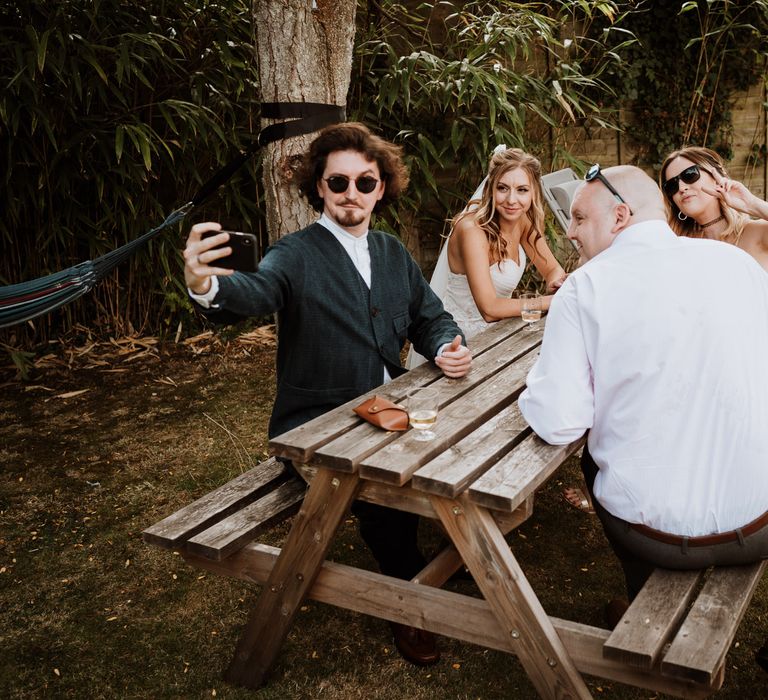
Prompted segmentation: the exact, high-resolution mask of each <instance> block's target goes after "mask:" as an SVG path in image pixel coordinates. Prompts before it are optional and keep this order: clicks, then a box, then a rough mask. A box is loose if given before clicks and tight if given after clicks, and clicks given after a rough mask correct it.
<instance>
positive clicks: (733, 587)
mask: <svg viewBox="0 0 768 700" xmlns="http://www.w3.org/2000/svg"><path fill="white" fill-rule="evenodd" d="M765 564H766V562H764V561H761V562H758V563H756V564H751V565H749V566H718V567H716V568H714V569H712V571H711V572H710V574H709V578H707V581H706V583H705V584H704V586H703V587H702V589H701V591H700V592H699V595H698V596H697V597H696V600H695V601H694V603H693V607H692V608H691V610H690V612H689V613H688V615H687V616H686V618H685V621H684V622H683V624H682V625H681V626H680V629H679V631H678V633H677V635H676V636H675V639H674V640H673V641H672V644H671V645H670V647H669V650H668V651H667V653H666V654H665V655H664V659H663V660H662V662H661V671H662V673H664V674H667V675H670V676H675V677H677V678H685V679H689V680H692V681H696V682H698V683H711V682H713V680H714V679H715V678H716V677H717V674H718V672H719V671H720V669H721V668H722V666H723V663H724V662H725V655H726V654H727V653H728V650H729V649H730V648H731V642H733V637H734V635H735V634H736V630H737V629H738V627H739V623H740V622H741V618H742V617H744V613H745V611H746V609H747V606H748V605H749V602H750V601H751V600H752V595H753V594H754V592H755V588H756V587H757V584H758V583H759V582H760V578H761V577H762V575H763V571H764V569H765Z"/></svg>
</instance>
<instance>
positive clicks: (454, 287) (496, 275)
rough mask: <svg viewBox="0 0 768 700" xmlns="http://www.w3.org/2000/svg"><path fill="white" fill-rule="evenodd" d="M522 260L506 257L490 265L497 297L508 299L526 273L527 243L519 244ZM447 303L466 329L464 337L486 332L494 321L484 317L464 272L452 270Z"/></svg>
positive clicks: (449, 272) (447, 288) (457, 320)
mask: <svg viewBox="0 0 768 700" xmlns="http://www.w3.org/2000/svg"><path fill="white" fill-rule="evenodd" d="M518 256H519V257H518V260H519V263H516V262H515V261H514V260H510V259H509V258H507V259H505V260H502V261H501V263H500V264H498V265H497V264H496V263H494V264H493V265H491V266H490V269H489V272H490V274H491V281H492V282H493V288H494V289H495V290H496V296H497V297H501V298H508V297H510V296H512V292H513V291H514V290H515V289H516V288H517V285H518V284H519V283H520V278H521V277H522V276H523V272H525V262H526V258H525V252H524V251H523V246H519V247H518ZM443 305H444V306H445V310H446V311H448V312H449V313H450V314H451V315H452V316H453V318H454V320H455V321H456V323H457V324H458V325H459V328H461V330H462V331H464V337H465V338H466V339H467V340H469V339H470V338H473V337H474V336H476V335H477V334H478V333H480V331H484V330H485V329H486V328H488V326H490V325H491V324H490V323H487V322H486V321H485V320H483V317H482V316H481V315H480V311H479V310H478V308H477V304H475V300H474V299H473V298H472V292H471V290H470V288H469V281H468V280H467V276H466V275H461V274H458V273H456V272H451V271H450V269H449V270H448V284H447V287H446V290H445V296H444V297H443Z"/></svg>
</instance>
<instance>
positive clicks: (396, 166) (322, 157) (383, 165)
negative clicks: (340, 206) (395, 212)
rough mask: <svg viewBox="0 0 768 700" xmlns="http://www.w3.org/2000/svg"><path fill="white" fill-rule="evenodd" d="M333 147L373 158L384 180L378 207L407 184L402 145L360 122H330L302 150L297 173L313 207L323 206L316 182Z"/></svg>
mask: <svg viewBox="0 0 768 700" xmlns="http://www.w3.org/2000/svg"><path fill="white" fill-rule="evenodd" d="M335 151H357V152H358V153H360V154H362V155H363V156H364V157H365V158H366V160H369V161H375V162H376V164H377V165H378V166H379V174H380V176H381V180H382V182H383V183H384V196H383V197H382V198H381V199H380V200H379V201H378V202H377V203H376V206H375V207H374V209H373V210H374V211H379V210H380V209H381V208H382V207H385V206H386V205H387V204H389V203H391V202H394V201H395V200H396V199H397V198H398V197H399V196H400V194H401V193H402V192H403V191H404V190H405V188H406V187H407V186H408V169H407V168H406V167H405V164H404V163H403V149H402V148H401V147H400V146H396V145H395V144H394V143H390V142H389V141H385V140H384V139H383V138H381V137H380V136H376V134H373V133H371V130H370V129H369V128H368V127H367V126H365V125H364V124H360V123H359V122H348V123H346V124H332V125H331V126H327V127H325V128H324V129H323V130H322V131H321V132H320V133H319V134H318V136H317V138H315V140H314V141H312V143H311V144H310V146H309V151H307V152H306V153H305V154H304V157H303V159H302V163H301V166H300V168H299V171H298V173H297V180H298V184H299V190H300V191H301V193H302V194H303V195H304V196H305V197H306V198H307V201H308V202H309V203H310V205H311V206H312V208H313V209H314V210H315V211H322V210H323V199H322V197H320V195H319V194H318V193H317V183H318V182H319V181H320V179H321V178H322V176H323V172H324V171H325V164H326V162H327V160H328V156H329V155H330V154H331V153H333V152H335Z"/></svg>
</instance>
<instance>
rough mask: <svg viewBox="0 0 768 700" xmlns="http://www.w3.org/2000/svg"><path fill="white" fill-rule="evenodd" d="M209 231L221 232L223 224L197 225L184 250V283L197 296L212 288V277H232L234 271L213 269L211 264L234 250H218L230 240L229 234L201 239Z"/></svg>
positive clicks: (191, 232) (207, 223) (191, 230)
mask: <svg viewBox="0 0 768 700" xmlns="http://www.w3.org/2000/svg"><path fill="white" fill-rule="evenodd" d="M208 231H221V224H217V223H214V222H212V221H208V222H206V223H204V224H195V225H194V226H193V227H192V228H191V229H190V231H189V236H188V237H187V246H186V248H184V252H183V255H184V281H185V282H186V284H187V287H188V288H189V289H191V290H192V291H193V292H194V293H195V294H205V293H206V292H207V291H208V290H209V289H210V288H211V277H213V276H214V275H216V276H224V275H231V274H232V273H233V270H225V269H223V268H220V267H211V263H212V262H215V261H216V260H218V259H219V258H223V257H224V256H225V255H229V254H230V253H231V252H232V249H231V248H229V247H225V248H217V249H216V250H212V249H213V248H216V246H218V245H221V244H222V243H226V242H227V241H228V240H229V234H228V233H222V234H220V235H217V236H211V237H210V238H206V239H204V240H203V239H201V238H200V237H201V236H202V235H203V234H204V233H207V232H208Z"/></svg>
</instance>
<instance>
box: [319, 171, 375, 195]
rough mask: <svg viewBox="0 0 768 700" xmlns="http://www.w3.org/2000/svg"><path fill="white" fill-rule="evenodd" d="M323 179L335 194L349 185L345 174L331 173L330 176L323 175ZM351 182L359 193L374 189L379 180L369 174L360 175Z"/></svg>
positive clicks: (345, 189)
mask: <svg viewBox="0 0 768 700" xmlns="http://www.w3.org/2000/svg"><path fill="white" fill-rule="evenodd" d="M323 179H324V180H325V181H326V182H327V183H328V189H329V190H330V191H331V192H333V193H335V194H341V193H342V192H346V191H347V188H348V187H349V182H350V178H348V177H347V176H346V175H331V176H330V177H325V178H323ZM352 182H354V183H355V187H356V188H357V191H358V192H360V193H361V194H370V193H371V192H373V191H374V190H375V189H376V185H378V184H379V182H381V181H380V180H377V179H376V178H375V177H371V176H370V175H361V176H360V177H357V178H355V179H354V180H352Z"/></svg>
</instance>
